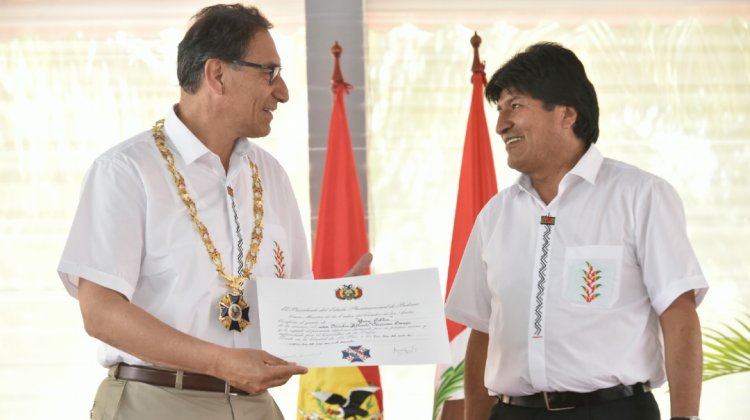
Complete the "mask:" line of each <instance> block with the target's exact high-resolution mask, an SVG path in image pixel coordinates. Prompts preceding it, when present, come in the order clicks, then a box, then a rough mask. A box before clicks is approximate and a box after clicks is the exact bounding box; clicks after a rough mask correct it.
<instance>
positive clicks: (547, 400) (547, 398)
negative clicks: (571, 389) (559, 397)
mask: <svg viewBox="0 0 750 420" xmlns="http://www.w3.org/2000/svg"><path fill="white" fill-rule="evenodd" d="M543 394H544V404H546V405H547V411H563V410H572V409H574V408H575V407H574V406H570V407H555V408H552V401H551V398H550V394H551V393H550V392H546V391H545V392H543Z"/></svg>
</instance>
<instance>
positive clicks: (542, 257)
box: [446, 145, 708, 396]
mask: <svg viewBox="0 0 750 420" xmlns="http://www.w3.org/2000/svg"><path fill="white" fill-rule="evenodd" d="M542 216H547V217H548V219H546V221H547V223H551V220H552V219H551V218H554V225H552V224H542V221H544V220H543V219H542ZM587 278H588V280H587ZM689 290H695V294H696V303H700V302H701V300H702V299H703V297H704V296H705V294H706V291H707V290H708V284H707V282H706V279H705V278H704V276H703V274H702V272H701V269H700V267H699V265H698V261H697V260H696V257H695V254H694V253H693V250H692V247H691V246H690V243H689V241H688V238H687V234H686V227H685V213H684V209H683V207H682V201H681V200H680V197H679V196H678V195H677V192H676V191H675V190H674V188H673V187H672V186H671V185H669V184H668V183H667V182H666V181H664V180H663V179H661V178H659V177H657V176H654V175H652V174H649V173H648V172H645V171H642V170H640V169H638V168H636V167H634V166H631V165H627V164H625V163H622V162H618V161H615V160H611V159H604V158H603V157H602V155H601V153H600V152H599V150H598V149H597V148H596V146H595V145H591V147H590V148H589V150H588V151H587V152H586V154H585V155H584V156H583V157H582V158H581V160H580V161H579V162H578V164H577V165H576V166H575V167H574V168H573V169H572V170H571V171H570V172H569V173H568V174H566V175H565V177H564V178H563V180H562V182H561V183H560V186H559V190H558V194H557V197H555V199H554V200H552V202H550V203H549V205H545V204H544V202H542V201H541V200H540V199H539V196H538V194H537V193H536V191H534V189H533V188H532V186H531V182H530V179H529V177H528V176H526V175H521V176H520V177H519V178H518V180H517V181H516V183H514V184H513V185H511V186H510V187H508V188H506V189H504V190H503V191H501V192H500V193H498V194H497V195H496V196H495V197H493V198H492V200H490V201H489V203H488V204H487V205H486V206H485V207H484V209H483V210H482V212H481V213H480V214H479V216H478V217H477V220H476V222H475V224H474V228H473V230H472V233H471V236H470V238H469V241H468V243H467V245H466V250H465V251H464V256H463V259H462V261H461V265H460V267H459V269H458V272H457V274H456V279H455V282H454V284H453V288H452V290H451V294H450V296H449V298H448V302H447V303H446V316H447V317H448V318H450V319H452V320H454V321H456V322H459V323H461V324H464V325H466V326H468V327H470V328H472V329H475V330H478V331H481V332H484V333H487V334H489V340H490V341H489V347H488V352H487V363H486V369H485V377H484V380H485V386H486V387H487V389H488V390H489V393H490V394H491V395H496V394H503V395H510V396H520V395H530V394H534V393H537V392H541V391H572V392H590V391H594V390H597V389H603V388H608V387H612V386H615V385H617V384H625V385H632V384H634V383H636V382H645V381H650V382H651V384H652V385H653V386H657V387H658V386H660V385H662V384H663V383H664V382H665V381H666V373H665V368H664V353H663V349H662V344H661V329H660V324H659V318H658V316H659V315H660V314H661V313H662V312H664V310H666V309H667V308H668V307H669V305H670V304H671V303H672V302H673V301H674V299H676V298H677V297H678V296H680V295H681V294H683V293H685V292H687V291H689Z"/></svg>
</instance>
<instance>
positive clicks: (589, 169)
mask: <svg viewBox="0 0 750 420" xmlns="http://www.w3.org/2000/svg"><path fill="white" fill-rule="evenodd" d="M602 162H604V156H602V153H601V152H600V151H599V149H598V148H597V147H596V145H595V144H593V143H592V144H591V145H590V146H589V150H587V151H586V153H584V154H583V156H582V157H581V159H580V160H579V161H578V163H576V166H574V167H573V169H571V170H570V172H568V175H576V176H579V177H581V178H583V179H585V180H586V181H588V182H589V183H590V184H591V185H594V184H595V183H596V176H597V175H598V174H599V169H601V167H602ZM566 176H567V175H566ZM532 188H533V187H532V185H531V179H530V178H529V176H528V175H526V174H521V175H519V176H518V178H516V181H515V182H514V183H513V185H511V192H512V193H513V196H514V197H515V196H517V195H518V194H519V193H520V192H521V191H526V192H529V191H531V190H532Z"/></svg>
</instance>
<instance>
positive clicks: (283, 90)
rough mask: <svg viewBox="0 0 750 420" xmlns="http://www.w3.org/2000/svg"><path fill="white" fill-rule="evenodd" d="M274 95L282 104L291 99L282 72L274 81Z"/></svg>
mask: <svg viewBox="0 0 750 420" xmlns="http://www.w3.org/2000/svg"><path fill="white" fill-rule="evenodd" d="M273 97H274V98H276V100H277V101H279V102H281V103H282V104H283V103H285V102H286V101H288V100H289V89H287V87H286V82H284V78H283V77H281V75H280V74H279V75H278V76H277V77H276V80H274V81H273Z"/></svg>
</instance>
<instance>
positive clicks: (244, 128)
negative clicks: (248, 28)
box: [224, 30, 289, 138]
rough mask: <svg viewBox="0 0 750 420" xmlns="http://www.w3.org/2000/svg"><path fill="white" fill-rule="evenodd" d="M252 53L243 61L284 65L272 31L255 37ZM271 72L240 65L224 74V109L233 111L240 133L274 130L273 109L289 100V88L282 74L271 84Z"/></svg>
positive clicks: (260, 134) (252, 134) (253, 134)
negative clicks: (272, 126)
mask: <svg viewBox="0 0 750 420" xmlns="http://www.w3.org/2000/svg"><path fill="white" fill-rule="evenodd" d="M249 50H250V51H249V53H247V54H245V57H244V58H243V59H242V60H243V61H247V62H249V63H255V64H262V65H274V66H279V65H281V59H280V58H279V53H278V52H277V51H276V44H275V43H274V42H273V38H271V34H270V33H268V31H266V30H261V31H259V32H257V33H256V34H255V36H253V39H252V40H251V42H250V48H249ZM270 78H271V71H270V70H266V69H260V68H255V67H244V66H243V67H239V68H238V69H237V70H231V71H229V72H227V73H226V74H225V76H224V83H226V88H227V89H226V95H227V97H226V99H225V100H226V102H225V105H226V106H225V107H224V110H225V112H226V113H228V114H230V115H228V116H230V118H228V120H229V121H232V123H233V125H234V126H235V130H236V131H237V133H238V136H241V137H250V138H258V137H265V136H267V135H268V134H269V133H270V132H271V120H273V111H275V110H276V108H277V106H278V104H279V102H281V103H284V102H286V101H287V100H289V90H288V89H287V87H286V83H285V82H284V79H283V77H282V76H281V74H279V75H278V76H277V77H276V79H275V80H274V82H273V84H272V85H271V84H269V80H270Z"/></svg>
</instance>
